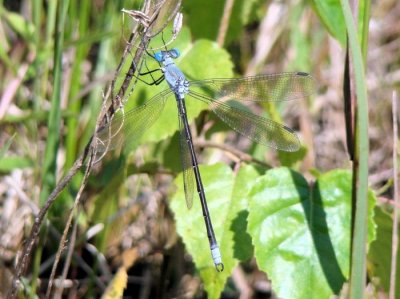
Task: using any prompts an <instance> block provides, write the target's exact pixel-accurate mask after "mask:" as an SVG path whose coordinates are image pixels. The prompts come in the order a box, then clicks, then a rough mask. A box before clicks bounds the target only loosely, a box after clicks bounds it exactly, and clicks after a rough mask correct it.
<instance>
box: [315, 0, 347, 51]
mask: <svg viewBox="0 0 400 299" xmlns="http://www.w3.org/2000/svg"><path fill="white" fill-rule="evenodd" d="M311 3H312V6H313V8H314V10H315V12H316V13H317V14H318V16H319V17H320V19H321V21H322V23H324V25H325V27H326V28H327V30H328V31H329V32H330V33H331V34H332V36H333V37H334V38H336V39H337V40H338V41H339V42H340V43H341V44H342V45H345V44H346V26H345V22H344V17H343V13H342V7H341V5H340V0H328V1H327V0H312V1H311Z"/></svg>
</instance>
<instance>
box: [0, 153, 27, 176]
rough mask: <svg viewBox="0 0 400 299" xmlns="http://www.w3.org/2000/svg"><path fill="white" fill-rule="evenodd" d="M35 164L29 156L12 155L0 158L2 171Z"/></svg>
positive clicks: (0, 169) (0, 170)
mask: <svg viewBox="0 0 400 299" xmlns="http://www.w3.org/2000/svg"><path fill="white" fill-rule="evenodd" d="M33 166H34V164H33V163H32V161H31V160H30V159H28V158H24V157H18V156H11V157H3V158H2V159H0V172H10V171H12V170H14V169H17V168H20V169H22V168H30V167H33Z"/></svg>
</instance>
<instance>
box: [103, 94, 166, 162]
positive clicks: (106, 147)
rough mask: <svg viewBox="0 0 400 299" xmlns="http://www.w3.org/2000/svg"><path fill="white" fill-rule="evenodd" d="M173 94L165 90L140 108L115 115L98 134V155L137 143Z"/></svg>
mask: <svg viewBox="0 0 400 299" xmlns="http://www.w3.org/2000/svg"><path fill="white" fill-rule="evenodd" d="M171 93H172V92H171V90H170V89H167V90H164V91H162V92H160V93H158V94H157V95H155V96H154V97H152V98H151V99H150V100H149V101H148V102H146V103H145V104H143V105H141V106H139V107H136V108H134V109H132V110H130V111H128V112H126V113H123V110H121V111H119V112H117V113H116V114H114V117H113V118H112V119H111V120H110V122H109V123H108V124H106V125H105V126H103V127H100V128H99V130H98V132H97V136H96V143H97V153H100V154H101V153H105V152H107V151H110V150H113V149H115V148H117V147H120V146H123V145H128V144H131V143H134V142H136V141H137V140H138V139H139V138H140V137H141V136H142V135H143V133H144V131H146V130H147V129H148V128H149V127H151V125H152V124H153V123H154V122H155V121H156V120H157V119H158V117H159V116H160V115H161V112H162V110H163V109H164V105H165V102H166V100H167V98H168V96H169V95H171Z"/></svg>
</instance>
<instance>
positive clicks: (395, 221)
mask: <svg viewBox="0 0 400 299" xmlns="http://www.w3.org/2000/svg"><path fill="white" fill-rule="evenodd" d="M392 114H393V181H394V203H395V207H394V216H393V230H392V263H391V265H390V291H389V298H390V299H394V298H395V296H396V270H397V252H398V250H399V237H398V227H399V208H398V206H399V204H400V202H399V201H400V198H399V180H398V163H397V150H398V147H397V144H398V136H399V135H398V126H397V93H396V92H393V97H392Z"/></svg>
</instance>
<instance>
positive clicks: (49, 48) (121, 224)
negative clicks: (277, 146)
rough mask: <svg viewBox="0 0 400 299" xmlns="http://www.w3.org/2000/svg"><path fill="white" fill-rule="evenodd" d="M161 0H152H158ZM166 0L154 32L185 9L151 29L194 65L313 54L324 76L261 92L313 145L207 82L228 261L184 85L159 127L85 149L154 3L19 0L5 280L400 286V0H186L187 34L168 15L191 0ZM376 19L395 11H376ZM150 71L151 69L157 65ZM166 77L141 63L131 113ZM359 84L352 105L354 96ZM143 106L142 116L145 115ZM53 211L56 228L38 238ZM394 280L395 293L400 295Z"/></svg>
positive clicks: (7, 92)
mask: <svg viewBox="0 0 400 299" xmlns="http://www.w3.org/2000/svg"><path fill="white" fill-rule="evenodd" d="M132 2H133V3H132ZM158 2H160V1H156V0H154V1H150V3H151V7H152V8H154V3H158ZM167 2H168V4H164V6H163V7H162V8H161V10H162V12H161V13H160V15H159V18H158V19H156V21H155V23H154V24H153V25H151V26H153V32H155V33H157V32H158V30H160V29H162V28H164V25H166V26H165V28H164V29H163V35H161V34H156V35H155V36H154V37H152V38H151V40H150V46H149V49H151V48H153V49H155V48H162V47H163V40H162V39H164V41H165V42H167V44H168V45H167V47H168V48H172V47H175V48H178V49H179V51H180V52H181V56H180V57H179V58H178V59H177V61H176V62H177V65H178V66H179V67H180V68H181V69H182V71H183V72H184V73H185V75H187V77H188V78H189V79H190V80H201V79H208V78H234V77H243V76H251V75H257V74H265V73H277V72H291V71H303V72H308V73H310V74H312V76H313V77H314V79H315V81H316V90H315V93H314V94H313V95H311V96H310V97H308V98H305V99H302V100H297V101H288V102H277V103H269V104H268V105H254V106H251V107H250V109H252V110H254V111H256V112H257V114H258V115H262V116H265V117H268V118H272V119H274V120H276V121H278V122H282V123H285V124H287V126H288V127H291V128H293V129H294V130H295V131H296V133H297V134H298V135H299V138H300V140H301V144H302V146H301V149H300V151H298V152H294V153H286V152H276V151H274V150H273V149H270V148H266V147H264V146H262V145H259V144H254V143H252V142H250V141H249V140H247V139H245V138H241V137H239V136H238V135H237V134H235V133H234V132H232V131H231V130H230V129H229V128H228V127H226V125H224V124H222V123H221V122H220V121H219V120H218V118H217V117H215V115H213V114H212V113H211V112H210V111H208V110H207V106H206V105H204V104H203V103H201V102H200V101H190V99H188V101H187V112H188V117H189V121H190V125H191V128H192V132H193V133H192V134H193V136H194V142H195V146H196V151H197V153H198V157H199V160H200V164H201V165H200V171H201V174H202V178H203V183H204V187H205V190H206V195H207V201H208V203H209V210H210V213H211V217H212V221H213V225H214V229H215V233H216V237H217V240H218V242H219V245H220V248H221V253H222V258H223V262H224V265H225V270H224V271H223V272H221V273H218V272H217V271H216V270H215V268H214V265H213V263H212V259H211V256H210V252H209V249H208V242H207V235H206V231H205V227H204V220H203V215H202V213H201V208H200V202H199V201H198V197H197V195H195V197H194V202H193V207H192V208H191V209H190V210H188V209H187V207H186V202H185V195H184V189H183V183H182V169H181V164H180V157H179V141H178V138H179V136H178V135H179V133H178V132H177V130H178V116H177V115H178V114H177V109H176V104H175V101H173V100H168V101H167V102H166V104H165V107H164V109H163V110H162V114H161V115H160V117H159V118H158V120H157V122H156V123H155V124H154V125H152V126H151V128H149V129H148V130H147V131H146V134H144V135H143V136H142V137H141V138H140V139H135V140H131V141H130V142H128V143H126V144H125V145H124V147H123V148H116V149H115V150H112V151H110V152H108V153H105V154H104V155H100V154H97V155H95V156H94V159H95V160H97V161H96V162H97V163H95V164H94V165H90V166H91V167H88V165H89V161H90V152H85V149H88V144H89V142H90V140H91V136H92V135H93V133H94V130H95V127H96V124H97V120H98V119H101V116H102V115H100V114H101V113H102V111H103V112H104V111H105V110H107V109H108V107H109V106H110V105H114V107H115V108H118V103H117V104H116V102H113V103H111V101H115V100H116V99H118V97H117V96H116V95H117V94H118V92H119V91H120V90H122V89H121V86H122V84H123V81H124V79H125V78H126V75H127V73H128V72H129V70H130V68H131V66H132V61H136V60H135V59H136V57H135V55H136V53H138V52H140V45H139V41H140V37H139V38H138V39H134V40H133V41H134V44H132V45H130V46H129V44H128V40H129V38H130V34H131V32H132V30H133V28H135V26H139V29H140V28H143V27H141V26H143V24H144V23H145V18H142V20H144V21H143V24H142V25H138V23H137V22H135V21H134V20H133V19H132V18H131V17H130V16H129V15H128V14H123V13H122V12H121V9H122V8H125V9H133V10H140V9H141V7H142V1H139V0H135V1H124V0H122V1H111V0H104V1H90V0H80V1H77V0H69V1H47V2H46V1H23V0H22V1H2V2H1V4H0V16H1V21H0V42H1V45H2V46H1V47H0V61H1V63H0V74H1V78H2V80H1V83H0V97H1V101H0V126H1V132H2V134H1V136H0V171H1V180H0V190H1V192H0V194H2V196H1V200H0V211H1V213H0V214H1V221H0V265H1V266H0V271H1V272H0V274H1V276H2V277H4V279H5V280H4V281H5V282H4V283H2V286H0V297H3V296H6V295H7V292H9V291H10V290H11V289H12V280H13V275H14V274H15V273H18V274H21V280H20V282H21V286H20V290H19V292H20V293H19V295H20V296H21V297H29V298H37V297H43V296H44V294H46V292H50V288H49V285H50V284H49V280H50V282H51V284H52V285H53V286H52V289H51V295H49V294H48V295H49V297H53V295H54V296H55V295H57V294H61V293H62V294H63V295H64V296H72V297H76V298H81V297H82V298H97V297H100V296H104V298H120V297H121V296H122V295H121V294H124V295H123V296H131V297H133V298H139V297H140V296H142V297H143V296H144V295H143V294H146V292H147V294H148V296H147V297H146V298H170V297H179V296H180V295H182V294H185V296H186V297H185V298H206V297H207V298H237V297H239V294H245V293H246V294H249V297H254V298H258V297H257V296H258V295H260V296H261V297H262V298H290V299H295V298H318V299H319V298H331V297H332V296H333V295H340V296H342V297H343V298H378V294H379V293H380V292H384V293H386V294H389V289H390V287H391V283H390V273H391V267H392V266H391V256H393V255H395V254H397V255H398V252H394V253H392V252H391V250H392V230H393V217H394V209H395V207H396V205H394V204H393V201H392V199H394V186H393V179H392V176H393V172H392V169H393V161H391V158H390V157H391V156H392V152H391V151H392V150H393V147H394V144H393V143H394V142H393V137H392V133H391V132H392V130H393V129H392V127H393V124H392V121H391V117H390V115H391V106H390V96H391V92H392V90H393V89H395V87H396V86H398V85H399V80H398V76H397V77H396V76H395V74H396V70H397V69H398V67H399V63H400V59H399V58H400V56H399V53H400V49H399V48H400V45H399V43H398V42H396V38H397V41H398V36H396V34H395V33H394V32H393V30H391V29H390V28H391V26H390V25H391V24H394V22H396V21H397V20H398V19H399V18H400V5H399V4H397V3H395V2H396V1H390V0H384V1H382V3H381V4H380V5H378V4H374V5H372V4H371V3H369V2H368V1H361V2H360V3H359V6H358V8H357V14H356V15H357V20H356V21H354V14H355V13H354V11H352V10H351V9H350V7H349V5H348V2H347V1H345V0H340V1H339V0H337V1H317V0H313V1H308V2H307V1H294V2H293V1H291V2H290V1H289V2H287V1H268V2H266V1H261V0H250V1H245V0H236V1H234V2H233V6H232V8H231V11H230V13H228V12H229V8H227V7H224V5H225V4H224V3H225V2H224V1H214V0H191V1H184V3H183V4H182V8H181V9H180V11H181V12H182V14H183V26H182V29H181V30H180V32H179V34H178V35H177V37H176V39H173V38H172V28H173V25H172V21H169V22H166V20H169V16H170V15H171V13H172V12H173V11H175V6H176V3H177V2H178V1H174V0H170V1H167ZM226 2H227V3H229V1H226ZM389 12H390V15H389V16H388V17H387V18H386V17H385V18H384V17H383V16H386V15H388V13H389ZM370 19H371V20H372V21H373V24H380V23H379V22H383V21H385V22H387V25H386V26H368V25H369V24H370ZM372 21H371V22H372ZM166 23H167V24H166ZM127 48H129V49H130V52H129V53H125V54H124V50H125V49H127ZM149 51H150V53H151V50H149ZM346 51H348V57H349V60H346ZM142 52H143V51H142ZM139 56H140V57H141V59H139V61H140V62H139V63H137V65H135V66H137V67H138V68H140V69H141V71H142V72H145V71H146V70H147V69H149V70H152V69H155V68H157V67H158V64H157V63H156V62H155V61H154V60H153V59H151V58H150V57H149V56H148V55H147V54H146V52H143V53H141V54H140V55H139ZM140 57H139V58H140ZM122 58H124V60H121V59H122ZM121 61H122V64H121V71H120V72H116V70H117V67H118V65H119V64H120V62H121ZM348 61H351V67H349V65H346V63H348ZM349 69H351V71H349V72H346V70H347V71H348V70H349ZM346 74H350V75H349V77H348V81H346V80H347V79H346V78H347V76H346ZM115 75H116V76H115ZM160 75H161V73H160V72H155V73H154V77H155V78H158V77H159V76H160ZM115 77H116V78H115ZM396 78H397V79H396ZM114 79H115V88H114V89H113V90H111V92H110V90H109V86H110V84H111V82H112V81H113V80H114ZM140 79H141V80H145V81H152V78H151V76H149V75H143V76H140ZM348 86H351V89H349V88H348ZM166 88H167V84H166V83H165V82H163V83H161V84H160V85H157V86H156V85H151V86H149V85H146V84H144V83H143V82H141V81H140V80H135V78H133V80H132V81H131V82H129V88H128V89H127V90H126V92H123V94H122V96H123V97H122V98H121V100H122V102H123V104H124V108H123V110H122V109H120V110H118V111H117V112H116V115H123V113H128V111H129V110H130V109H133V108H135V107H137V106H140V105H143V104H144V103H146V101H148V100H149V99H150V98H151V97H152V96H154V95H156V94H158V93H159V92H161V91H162V90H164V89H166ZM349 95H351V96H352V97H353V98H352V99H356V102H354V101H353V102H351V97H350V96H349ZM103 100H106V101H105V102H104V103H103ZM349 103H352V104H351V107H352V109H353V111H352V113H349V114H345V112H344V111H345V109H348V107H349V106H348V105H349ZM104 107H106V109H103V110H102V108H104ZM371 107H372V108H371ZM99 115H100V117H99ZM345 119H346V120H347V124H351V126H352V128H351V129H348V127H347V128H346V122H345ZM129 121H130V123H129V124H132V126H134V124H135V119H134V118H132V119H130V120H129ZM351 132H353V133H351ZM397 142H398V137H397ZM349 144H353V145H354V150H353V151H352V150H351V146H350V145H349ZM347 148H350V150H347ZM349 151H350V152H349ZM83 153H85V154H88V153H89V155H88V156H84V154H83ZM349 156H352V157H354V161H356V162H355V163H353V161H351V160H349ZM82 157H85V158H84V159H83V160H84V161H82V163H78V162H79V161H81V160H80V159H82ZM397 158H398V155H397ZM77 161H78V162H77ZM71 169H72V170H71ZM62 178H64V180H62ZM60 182H61V185H60ZM60 186H61V187H60ZM64 187H65V188H64ZM55 190H56V191H55ZM53 195H54V196H53ZM55 195H56V196H55ZM384 198H386V199H390V200H386V201H385V200H383V199H384ZM41 209H42V210H41ZM47 209H48V210H47ZM71 210H72V211H73V212H72V214H70V213H71ZM39 211H42V214H40V212H39ZM38 215H39V216H38ZM70 215H73V217H71V219H73V222H72V224H69V217H70ZM37 216H38V217H37ZM42 216H43V217H42ZM35 217H37V218H36V219H38V223H37V224H39V225H38V228H40V231H39V230H38V231H37V232H36V233H37V234H38V239H37V241H36V243H34V242H33V243H30V242H29V240H30V239H29V236H30V231H31V228H32V226H33V227H35V226H34V224H33V223H34V219H35ZM41 217H42V218H41ZM64 229H67V230H66V232H67V233H66V234H65V233H64ZM63 233H64V237H66V239H67V241H66V243H65V250H63V251H62V253H61V255H60V261H59V263H58V262H57V260H58V258H57V250H59V245H60V244H61V245H62V244H63V242H62V240H63V237H62V235H63ZM24 242H25V243H24ZM25 244H26V247H25V249H26V248H28V247H29V246H33V245H34V244H35V246H34V247H32V248H33V250H32V251H30V249H29V250H28V251H29V255H28V257H29V259H28V260H27V264H26V266H27V267H26V271H24V268H23V266H21V265H20V264H17V252H18V250H22V248H24V246H25ZM62 247H64V246H62ZM67 248H69V249H67ZM20 262H21V259H19V262H18V263H20ZM16 265H17V266H16ZM53 265H55V266H56V267H54V269H53V271H55V272H54V274H55V276H54V277H52V274H51V272H52V267H53ZM398 267H399V266H397V268H398ZM15 269H17V271H15ZM18 269H19V270H21V273H20V271H18ZM265 275H266V276H265ZM366 278H368V279H366ZM54 279H56V280H54ZM60 280H63V281H64V283H59V282H60ZM268 280H269V281H270V282H271V286H270V288H267V289H266V288H264V287H262V286H263V285H265V283H266V282H267V281H268ZM395 280H396V281H397V282H398V283H396V290H397V292H393V291H392V293H391V296H392V297H391V298H400V281H399V279H398V276H397V277H396V276H395ZM392 281H393V280H392ZM200 282H202V284H201V283H200ZM367 284H368V285H367ZM61 286H62V287H61ZM268 296H269V297H268ZM143 298H144V297H143Z"/></svg>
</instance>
